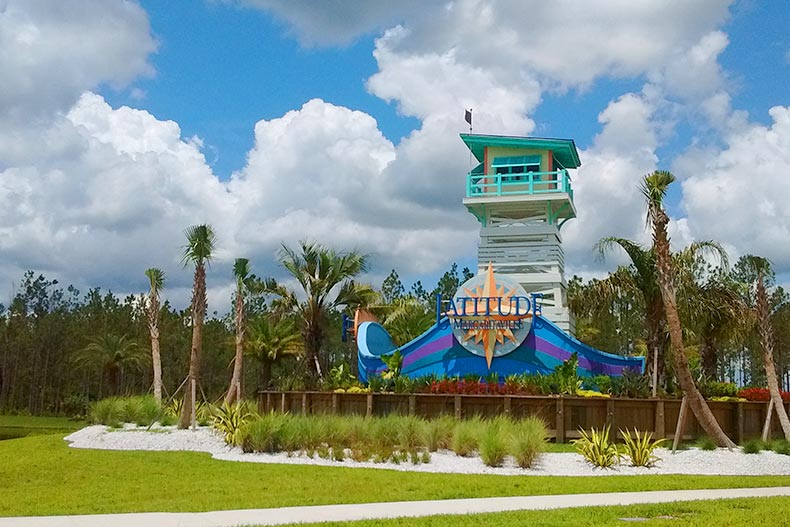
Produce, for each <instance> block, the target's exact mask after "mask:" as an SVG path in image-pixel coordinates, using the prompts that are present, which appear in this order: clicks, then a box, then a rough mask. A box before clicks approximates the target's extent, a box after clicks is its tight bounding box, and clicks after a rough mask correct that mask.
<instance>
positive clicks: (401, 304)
mask: <svg viewBox="0 0 790 527" xmlns="http://www.w3.org/2000/svg"><path fill="white" fill-rule="evenodd" d="M387 307H388V308H389V309H388V310H387V313H386V315H384V321H383V325H384V327H385V328H387V331H388V332H389V334H390V336H391V337H392V340H393V342H395V344H396V345H398V346H403V345H404V344H406V343H407V342H410V341H411V340H413V339H415V338H417V337H419V336H420V335H422V334H423V333H424V332H425V330H427V329H428V328H429V327H431V324H433V323H434V322H435V320H436V315H435V314H434V313H433V312H432V311H431V310H429V309H426V307H425V306H424V305H423V303H422V302H420V301H419V300H417V299H416V298H414V297H413V296H411V295H409V296H404V297H400V298H397V299H395V300H394V301H393V302H392V303H391V304H390V305H389V306H387Z"/></svg>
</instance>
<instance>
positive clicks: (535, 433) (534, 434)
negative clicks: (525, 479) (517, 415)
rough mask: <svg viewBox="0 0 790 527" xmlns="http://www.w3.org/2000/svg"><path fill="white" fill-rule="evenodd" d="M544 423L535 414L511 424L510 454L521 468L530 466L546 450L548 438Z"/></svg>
mask: <svg viewBox="0 0 790 527" xmlns="http://www.w3.org/2000/svg"><path fill="white" fill-rule="evenodd" d="M548 435H549V433H548V430H547V429H546V423H545V422H543V420H542V419H540V418H539V417H536V416H529V417H527V418H525V419H521V420H520V421H517V422H515V423H514V424H513V428H512V433H511V437H510V455H511V456H513V458H514V459H515V460H516V464H517V465H518V466H519V467H521V468H531V467H533V466H534V465H535V463H536V462H537V460H538V458H539V457H540V455H541V454H542V453H543V452H545V451H546V442H547V440H548Z"/></svg>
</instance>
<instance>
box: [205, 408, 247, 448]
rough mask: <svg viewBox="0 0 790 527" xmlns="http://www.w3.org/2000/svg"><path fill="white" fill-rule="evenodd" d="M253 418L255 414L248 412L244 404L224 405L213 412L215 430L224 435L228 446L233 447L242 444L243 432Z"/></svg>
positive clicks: (212, 418)
mask: <svg viewBox="0 0 790 527" xmlns="http://www.w3.org/2000/svg"><path fill="white" fill-rule="evenodd" d="M252 417H253V414H252V413H250V412H248V411H247V408H246V406H245V405H244V404H228V403H223V405H222V406H217V407H215V408H213V409H212V411H211V420H212V424H213V426H214V428H215V429H216V430H217V431H218V432H219V433H221V434H222V437H223V438H224V439H225V442H226V443H227V444H229V445H233V446H237V445H240V444H241V439H242V430H243V429H244V426H245V425H246V424H247V423H248V422H249V421H250V420H251V419H252Z"/></svg>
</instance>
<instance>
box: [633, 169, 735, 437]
mask: <svg viewBox="0 0 790 527" xmlns="http://www.w3.org/2000/svg"><path fill="white" fill-rule="evenodd" d="M673 181H675V176H673V175H672V174H671V173H669V172H666V171H662V170H657V171H655V172H653V173H652V174H649V175H647V176H645V178H644V179H643V181H642V188H641V190H642V194H643V195H644V196H645V199H646V200H647V218H648V221H649V222H650V223H652V225H653V247H654V249H655V253H656V269H657V271H658V285H659V289H660V290H661V298H662V300H663V302H664V314H665V315H666V320H667V326H668V328H669V339H670V342H671V344H672V359H673V364H674V367H675V375H676V376H677V379H678V384H680V387H681V389H682V390H683V394H684V396H685V397H686V399H687V401H688V403H689V406H690V407H691V411H692V412H694V416H695V417H696V418H697V421H698V422H699V424H700V426H702V428H703V430H705V433H706V434H708V437H710V438H711V439H712V440H713V441H714V442H715V443H716V444H717V445H719V446H725V447H728V448H731V447H734V446H735V443H733V442H732V440H730V438H729V437H727V435H726V434H725V433H724V431H723V430H722V429H721V426H719V423H718V422H717V421H716V418H715V417H714V415H713V412H711V411H710V408H709V407H708V404H707V403H706V402H705V399H704V398H703V397H702V394H701V393H700V392H699V390H698V389H697V386H696V385H695V384H694V379H693V378H692V376H691V370H690V369H689V365H688V357H686V351H685V348H684V346H683V332H682V327H681V324H680V315H679V314H678V307H677V301H676V297H675V272H674V266H673V263H672V255H671V253H670V250H669V234H668V233H667V224H668V223H669V216H667V213H666V212H665V211H664V203H663V202H664V196H666V192H667V187H669V185H670V184H671V183H672V182H673Z"/></svg>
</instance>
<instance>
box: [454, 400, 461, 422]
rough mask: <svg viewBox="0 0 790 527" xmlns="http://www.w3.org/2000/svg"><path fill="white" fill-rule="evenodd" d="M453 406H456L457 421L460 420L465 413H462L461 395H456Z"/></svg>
mask: <svg viewBox="0 0 790 527" xmlns="http://www.w3.org/2000/svg"><path fill="white" fill-rule="evenodd" d="M453 405H454V406H455V418H456V419H460V418H461V416H462V415H463V412H461V396H460V395H456V396H455V397H454V398H453Z"/></svg>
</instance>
